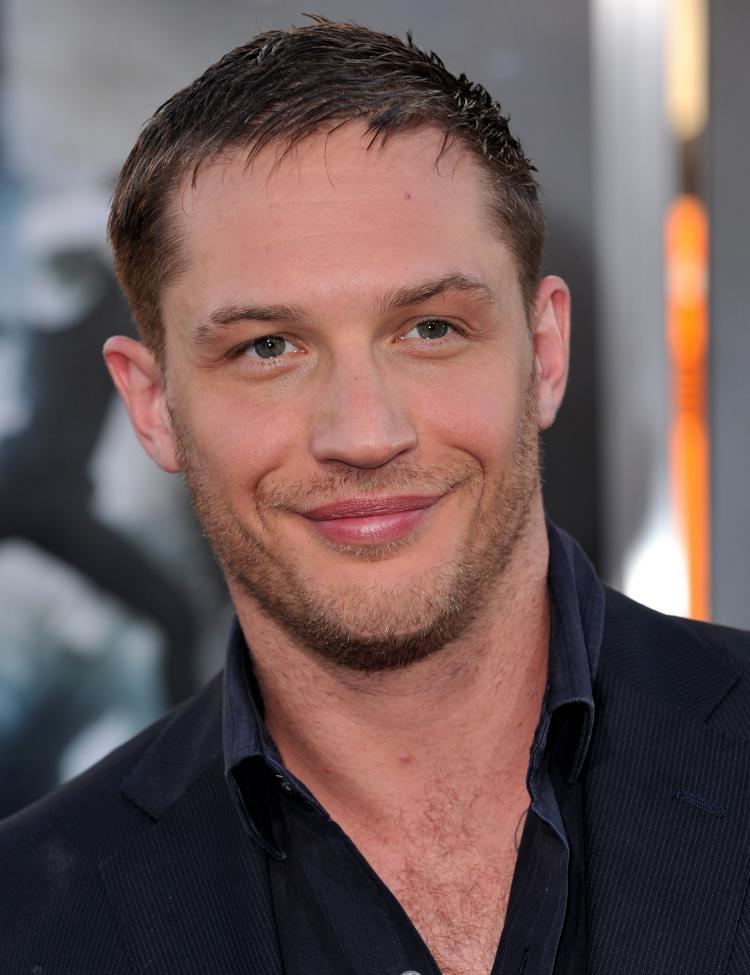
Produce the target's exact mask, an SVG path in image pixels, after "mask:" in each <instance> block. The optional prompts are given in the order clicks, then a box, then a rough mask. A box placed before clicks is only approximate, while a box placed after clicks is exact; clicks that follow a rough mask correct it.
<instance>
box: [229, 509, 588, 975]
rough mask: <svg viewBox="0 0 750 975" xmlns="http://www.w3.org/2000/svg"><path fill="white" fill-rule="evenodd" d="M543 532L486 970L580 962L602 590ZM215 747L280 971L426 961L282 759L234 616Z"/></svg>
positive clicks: (538, 969) (430, 970) (402, 919)
mask: <svg viewBox="0 0 750 975" xmlns="http://www.w3.org/2000/svg"><path fill="white" fill-rule="evenodd" d="M548 533H549V542H550V560H549V576H548V578H549V589H550V596H551V624H552V625H551V638H550V655H549V670H548V681H547V689H546V694H545V697H544V702H543V705H542V711H541V715H540V718H539V723H538V725H537V729H536V733H535V736H534V742H533V745H532V748H531V754H530V760H529V767H528V774H527V785H528V791H529V803H530V805H529V811H528V814H527V816H526V820H525V825H524V829H523V834H522V837H521V842H520V846H519V850H518V856H517V860H516V867H515V871H514V874H513V882H512V885H511V890H510V897H509V901H508V908H507V912H506V916H505V924H504V927H503V931H502V936H501V938H500V943H499V945H498V949H497V956H496V958H495V963H494V966H493V969H492V975H508V973H514V975H516V973H519V975H521V973H523V975H563V973H565V975H577V973H580V972H581V971H583V970H584V967H585V955H584V951H585V932H586V917H585V903H584V898H583V891H584V876H583V864H584V849H583V809H582V801H581V790H580V773H581V768H582V766H583V763H584V762H585V759H586V754H587V751H588V747H589V742H590V739H591V733H592V729H593V723H594V699H593V695H592V681H593V677H594V675H595V672H596V665H597V660H598V655H599V648H600V644H601V635H602V626H603V615H604V596H603V592H602V589H601V585H600V584H599V582H598V580H597V578H596V575H595V573H594V570H593V568H592V566H591V565H590V563H589V562H588V560H587V559H586V556H585V555H584V554H583V552H582V551H581V549H580V548H579V546H578V545H577V544H576V543H575V542H574V541H573V540H572V539H571V538H570V537H569V536H568V535H566V534H565V533H564V532H562V531H560V530H559V529H557V528H555V527H554V526H552V525H549V526H548ZM502 703H503V702H502V700H499V701H498V707H502ZM224 754H225V767H226V775H227V780H228V782H229V784H230V786H231V788H232V790H233V792H234V795H235V797H236V801H237V803H238V806H239V811H240V814H241V815H242V816H243V818H244V819H245V822H246V824H247V826H248V830H249V832H250V835H251V836H252V838H253V840H254V841H255V842H257V843H258V844H259V845H260V846H261V847H262V848H263V849H264V850H265V852H266V854H267V864H268V878H269V884H270V887H271V892H272V900H273V905H274V912H275V917H276V926H277V931H278V935H279V946H280V951H281V956H282V958H283V962H284V969H285V973H286V975H322V973H326V975H402V973H414V972H417V973H419V975H439V969H438V966H437V964H436V963H435V960H434V959H433V958H432V956H431V954H430V952H429V950H428V949H427V946H426V945H425V944H424V942H423V940H422V938H421V937H420V935H419V933H418V932H417V930H416V928H415V927H414V925H413V924H412V922H411V921H410V919H409V917H408V916H407V915H406V913H405V911H404V910H403V908H402V907H401V905H400V904H399V902H398V900H397V899H396V898H395V897H394V896H393V894H392V893H391V892H390V890H389V889H388V888H387V887H386V885H385V884H384V883H383V882H382V880H381V879H380V878H379V877H378V876H377V874H376V873H375V872H374V871H373V870H372V868H371V867H370V866H369V864H368V863H367V861H366V860H365V858H364V857H363V856H362V855H361V853H360V852H359V851H358V850H357V848H356V847H355V845H354V844H353V843H352V841H351V840H350V839H349V838H348V836H347V835H346V834H345V833H344V832H343V830H342V829H341V828H340V827H339V826H338V825H337V824H336V823H335V822H334V821H333V820H332V819H331V818H330V817H329V816H328V814H327V813H326V811H325V810H324V809H323V808H322V806H321V805H320V804H319V803H318V802H317V800H316V799H315V797H314V796H313V795H312V794H311V793H310V792H309V790H308V789H307V788H306V787H305V786H304V784H303V783H302V782H300V781H299V780H298V779H297V778H295V776H294V775H292V773H291V772H289V771H288V770H287V769H286V768H285V767H284V765H283V762H282V760H281V757H280V755H279V752H278V749H277V748H276V746H275V744H274V742H273V740H272V738H271V736H270V734H269V732H268V729H267V727H266V725H265V722H264V720H263V703H262V697H261V694H260V689H259V687H258V685H257V681H256V679H255V675H254V673H253V668H252V661H251V654H250V653H249V652H248V649H247V646H246V644H245V641H244V639H243V637H242V633H241V632H240V629H239V627H238V626H236V625H235V628H234V631H233V634H232V638H231V640H230V645H229V650H228V656H227V666H226V671H225V714H224Z"/></svg>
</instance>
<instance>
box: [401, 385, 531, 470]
mask: <svg viewBox="0 0 750 975" xmlns="http://www.w3.org/2000/svg"><path fill="white" fill-rule="evenodd" d="M525 392H526V390H525V387H524V385H523V384H522V382H521V380H520V377H519V376H511V375H508V373H507V370H506V371H505V372H503V370H501V369H471V370H466V373H465V374H464V373H463V371H462V372H456V373H454V374H453V375H452V376H451V377H445V376H442V377H440V382H439V383H438V384H436V385H435V387H434V388H433V389H428V388H427V387H426V386H423V387H421V389H420V391H419V394H418V397H417V398H416V399H413V400H412V404H413V409H414V413H415V415H416V416H417V417H419V418H420V421H419V422H420V427H421V432H422V436H421V437H420V439H421V440H422V441H423V442H424V444H425V446H427V445H428V443H429V442H430V441H431V442H432V443H434V444H436V445H438V444H439V445H442V446H448V447H450V448H452V449H454V450H459V451H461V452H462V453H464V454H467V455H469V456H471V457H472V458H474V459H475V460H476V461H477V462H478V463H479V464H480V465H481V467H482V468H483V469H484V470H487V471H489V470H491V469H492V468H494V467H496V466H498V465H501V466H504V464H505V461H506V458H507V454H508V452H509V451H511V450H512V449H513V448H514V445H515V443H516V440H517V437H518V432H519V423H520V422H521V419H522V416H523V411H524V405H525Z"/></svg>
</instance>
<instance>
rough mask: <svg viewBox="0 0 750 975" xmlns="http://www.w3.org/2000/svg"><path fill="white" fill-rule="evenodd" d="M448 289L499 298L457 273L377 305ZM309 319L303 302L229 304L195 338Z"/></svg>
mask: <svg viewBox="0 0 750 975" xmlns="http://www.w3.org/2000/svg"><path fill="white" fill-rule="evenodd" d="M448 291H457V292H460V293H462V294H468V295H471V296H474V297H476V298H478V299H480V300H484V301H485V302H487V303H488V304H494V303H495V302H496V301H497V296H496V294H495V292H494V291H493V290H492V288H490V287H489V285H487V284H485V283H484V282H483V281H481V280H479V279H478V278H472V277H469V276H467V275H465V274H460V273H456V274H447V275H445V276H444V277H441V278H436V279H434V280H432V281H424V282H422V283H420V284H416V285H411V286H406V287H403V288H397V289H396V290H394V291H389V292H387V293H386V294H384V295H382V296H381V297H380V298H379V299H378V301H377V304H378V306H379V307H380V308H381V309H382V310H383V311H389V310H392V309H397V308H406V307H408V306H410V305H418V304H421V303H422V302H423V301H428V300H429V299H430V298H435V297H436V296H437V295H441V294H444V293H445V292H448ZM308 319H309V315H308V314H307V313H306V312H305V310H304V308H303V307H302V306H300V305H285V304H282V305H254V304H247V303H242V304H230V305H224V306H222V307H221V308H217V309H216V311H214V312H212V313H211V315H210V316H209V318H208V319H207V320H206V321H205V322H200V323H199V324H198V325H197V326H196V327H195V329H194V330H193V335H192V338H193V341H194V342H195V344H196V345H204V344H206V343H207V342H209V341H210V340H211V339H212V338H213V337H214V336H215V335H216V334H217V332H219V333H220V332H221V331H222V330H223V329H224V328H226V327H227V326H230V325H236V324H238V323H240V322H289V323H292V324H300V323H302V322H305V321H307V320H308Z"/></svg>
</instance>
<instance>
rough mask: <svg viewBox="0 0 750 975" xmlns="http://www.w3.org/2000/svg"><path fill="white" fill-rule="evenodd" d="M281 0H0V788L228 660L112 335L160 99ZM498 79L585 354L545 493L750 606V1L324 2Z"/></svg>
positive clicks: (39, 774) (187, 529)
mask: <svg viewBox="0 0 750 975" xmlns="http://www.w3.org/2000/svg"><path fill="white" fill-rule="evenodd" d="M305 9H308V8H307V6H305V7H300V6H299V5H298V4H297V3H293V2H286V0H213V2H212V3H211V4H208V3H205V2H204V0H200V2H199V0H0V92H1V93H2V99H1V100H0V525H1V526H2V530H1V533H0V816H3V815H6V814H8V813H10V812H12V811H13V810H14V809H16V808H19V807H20V806H22V805H24V804H26V803H27V802H30V801H31V800H33V799H34V798H36V797H37V796H39V795H41V794H43V793H44V792H46V791H47V790H49V789H50V788H52V787H53V786H54V785H55V784H57V783H58V782H60V781H62V780H64V779H65V778H67V777H69V776H71V775H73V774H75V773H76V772H78V771H80V770H82V769H83V768H85V767H86V766H87V765H89V764H90V763H91V762H93V761H95V760H96V759H97V758H98V757H100V756H101V755H102V754H104V753H105V752H106V751H108V750H109V749H111V748H112V747H114V746H115V745H116V744H117V743H118V742H120V741H121V740H123V739H124V738H126V737H128V736H130V735H131V734H133V733H135V732H136V731H137V730H138V729H139V728H140V727H142V726H143V725H145V724H146V723H148V722H149V721H151V720H153V719H154V718H156V717H157V716H158V715H159V714H160V713H162V712H163V710H164V709H165V708H167V707H169V706H170V705H172V704H174V703H175V702H177V701H179V700H181V699H182V698H184V697H185V696H186V695H188V694H189V693H191V691H192V690H193V689H194V688H196V687H197V686H198V685H200V684H201V683H202V682H203V681H204V680H205V679H206V678H207V677H208V676H210V675H211V674H212V673H214V672H215V671H216V670H217V669H218V668H219V667H220V666H221V660H222V655H223V650H224V640H225V637H226V632H227V623H228V620H229V617H230V610H229V608H228V605H227V601H226V596H225V592H224V588H223V585H222V583H221V579H220V576H219V574H218V571H217V569H216V567H215V566H214V563H213V561H212V558H211V556H210V554H209V553H208V551H207V550H206V547H205V544H204V542H203V540H202V537H201V535H200V532H199V530H198V529H197V527H196V525H195V522H194V519H193V516H192V513H191V510H190V506H189V502H188V500H187V498H186V494H185V491H184V489H183V486H182V484H181V482H180V481H179V479H177V478H171V477H169V476H167V475H164V474H162V473H161V472H159V471H158V470H157V469H156V468H155V467H154V466H153V465H152V464H151V463H150V462H149V461H148V460H147V459H146V457H145V455H143V454H142V452H141V451H140V448H139V447H138V445H137V443H136V441H135V437H134V435H133V434H132V432H131V430H130V427H129V425H128V422H127V419H126V417H125V414H124V411H123V409H122V407H121V406H120V404H119V402H118V401H117V400H116V399H115V397H114V395H113V393H112V390H111V386H110V382H109V379H108V377H107V375H106V373H105V370H104V366H103V363H102V359H101V353H100V350H101V346H102V343H103V341H104V339H105V338H106V337H107V336H108V335H111V334H115V333H121V332H128V331H131V330H132V326H131V324H130V317H129V314H128V310H127V308H126V307H125V305H124V303H123V301H122V299H121V297H120V295H119V293H118V290H117V287H116V285H115V283H114V279H113V276H112V270H111V264H110V258H109V255H108V251H107V247H106V242H105V235H104V228H105V220H106V212H107V206H108V199H109V194H110V192H111V187H112V184H113V180H114V178H115V175H116V173H117V171H118V168H119V166H120V164H121V163H122V161H123V159H124V157H125V155H126V154H127V152H128V150H129V148H130V146H131V145H132V143H133V141H134V140H135V138H136V135H137V133H138V131H139V128H140V126H141V124H142V123H143V122H144V121H145V119H146V118H147V117H148V116H149V115H150V114H151V113H152V112H153V111H154V110H155V109H156V108H157V106H158V105H159V104H160V103H161V102H162V101H163V100H164V99H166V98H167V97H168V96H169V95H170V94H172V93H173V92H174V91H175V90H176V89H178V88H180V87H182V86H183V85H185V84H187V83H188V82H189V81H191V80H192V79H193V78H194V77H195V76H196V75H197V74H198V73H200V72H201V71H202V70H203V69H204V68H205V67H206V66H207V65H208V64H210V63H211V62H213V61H214V60H216V59H217V58H218V57H219V56H220V55H221V54H223V53H224V52H225V51H227V50H229V49H230V48H232V47H234V46H236V45H237V44H239V43H241V42H242V41H243V40H245V39H247V38H249V37H250V36H251V35H253V34H255V33H257V32H258V31H259V30H264V29H267V28H271V27H284V26H288V25H290V24H293V23H301V22H303V19H304V18H303V10H305ZM314 10H315V12H319V13H323V14H326V15H327V16H329V17H332V18H335V19H343V20H354V21H358V22H360V23H364V24H366V25H368V26H371V27H374V28H378V29H385V30H388V31H391V32H395V33H399V34H401V35H404V34H405V32H406V31H407V30H412V31H413V34H414V38H415V41H416V42H417V43H418V44H420V45H421V46H426V47H430V48H434V49H435V50H436V51H438V52H439V53H440V54H441V55H442V56H443V58H444V60H445V61H446V63H447V65H448V66H449V67H450V68H451V69H453V70H455V71H457V72H460V71H466V73H467V74H469V76H470V77H472V78H475V79H476V80H478V81H481V82H482V83H484V84H485V85H486V86H487V87H488V88H489V89H490V91H492V93H493V94H494V95H495V96H496V97H497V98H498V99H499V100H500V102H501V103H502V105H503V106H504V108H505V110H506V111H509V112H510V114H511V126H512V129H513V130H514V132H515V133H516V134H517V135H518V136H519V137H520V138H521V140H522V142H523V144H524V147H525V148H526V151H527V153H528V154H529V155H530V156H531V157H532V159H534V161H535V162H536V164H537V167H538V169H539V172H540V176H541V180H542V183H543V185H544V187H545V200H546V208H547V213H548V222H549V243H548V248H547V257H546V266H547V270H548V271H550V272H554V273H557V274H561V275H562V276H563V277H564V278H566V280H567V281H568V282H569V284H570V286H571V289H572V292H573V297H574V301H573V310H574V327H573V335H574V338H573V366H572V376H571V384H570V389H569V393H568V396H567V400H566V403H565V406H564V408H563V410H562V412H561V414H560V417H559V420H558V422H557V424H556V426H555V427H554V429H553V430H552V431H550V433H549V435H548V436H546V437H545V496H546V502H547V507H548V510H549V513H550V514H551V516H552V517H553V518H554V519H555V520H556V521H557V522H558V523H559V524H560V525H562V526H563V527H564V528H566V529H568V530H569V531H570V532H571V533H572V534H573V535H574V536H575V537H577V538H578V539H579V541H580V542H581V543H582V544H583V546H584V547H585V549H586V550H587V552H588V553H589V555H590V557H591V558H592V559H593V561H594V562H595V564H596V566H597V568H598V569H599V571H600V573H601V574H602V576H603V577H604V578H605V579H606V580H607V581H608V582H610V583H612V584H613V585H615V586H617V587H619V588H621V589H624V590H625V591H626V592H628V593H629V594H631V595H633V596H634V597H635V598H638V599H640V600H642V601H644V602H647V603H649V604H651V605H653V606H655V607H657V608H659V609H662V610H665V611H667V612H674V613H679V614H683V615H692V616H696V617H703V618H712V619H715V620H717V621H719V622H722V623H727V624H731V625H735V626H745V627H748V626H750V599H748V597H747V595H746V592H747V584H748V583H747V580H748V574H749V573H750V555H749V554H748V553H750V515H748V505H747V502H746V497H745V496H746V491H747V486H748V484H750V435H749V434H748V417H749V416H750V382H749V381H748V366H749V365H750V329H748V323H747V317H748V316H747V311H746V302H745V301H744V298H745V283H746V278H747V270H746V265H747V254H748V247H747V244H746V240H745V237H746V232H747V229H748V227H750V193H748V189H747V186H746V178H747V177H746V173H747V165H746V158H747V152H748V149H750V131H749V129H748V113H747V109H746V104H745V92H746V91H747V90H748V83H750V62H749V61H748V58H747V56H746V53H745V48H746V40H747V39H748V38H750V5H749V4H747V3H746V0H716V2H713V3H710V2H709V0H554V2H552V0H473V2H471V3H470V4H468V5H460V6H459V5H458V4H457V3H455V2H454V3H450V2H447V0H421V2H416V0H379V3H378V4H377V5H374V4H370V3H366V2H365V0H346V2H343V0H341V2H339V0H336V2H333V0H319V2H318V4H317V5H315V6H314Z"/></svg>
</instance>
